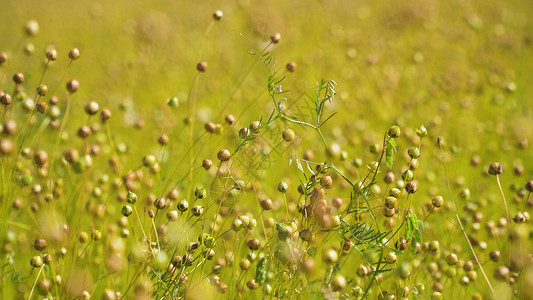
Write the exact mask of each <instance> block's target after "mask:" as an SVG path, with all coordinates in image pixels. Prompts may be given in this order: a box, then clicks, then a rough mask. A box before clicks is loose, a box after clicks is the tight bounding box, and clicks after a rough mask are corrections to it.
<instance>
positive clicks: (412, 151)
mask: <svg viewBox="0 0 533 300" xmlns="http://www.w3.org/2000/svg"><path fill="white" fill-rule="evenodd" d="M407 154H409V157H411V158H413V159H415V158H419V157H420V149H419V148H418V147H412V148H409V150H407Z"/></svg>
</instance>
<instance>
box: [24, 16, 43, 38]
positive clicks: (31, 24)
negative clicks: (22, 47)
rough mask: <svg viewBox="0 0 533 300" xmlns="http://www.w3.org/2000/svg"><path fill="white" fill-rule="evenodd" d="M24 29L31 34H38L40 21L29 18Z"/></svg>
mask: <svg viewBox="0 0 533 300" xmlns="http://www.w3.org/2000/svg"><path fill="white" fill-rule="evenodd" d="M24 31H25V32H26V34H27V35H29V36H36V35H37V34H38V33H39V23H38V22H37V21H36V20H29V21H28V22H26V24H25V25H24Z"/></svg>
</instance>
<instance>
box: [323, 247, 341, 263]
mask: <svg viewBox="0 0 533 300" xmlns="http://www.w3.org/2000/svg"><path fill="white" fill-rule="evenodd" d="M322 260H323V261H324V262H325V263H326V264H329V265H332V264H334V263H336V262H337V260H339V255H338V253H337V251H335V250H333V249H328V250H326V251H324V254H323V255H322Z"/></svg>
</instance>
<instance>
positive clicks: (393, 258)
mask: <svg viewBox="0 0 533 300" xmlns="http://www.w3.org/2000/svg"><path fill="white" fill-rule="evenodd" d="M396 260H397V257H396V253H394V252H389V253H387V255H385V262H387V263H388V264H393V263H395V262H396Z"/></svg>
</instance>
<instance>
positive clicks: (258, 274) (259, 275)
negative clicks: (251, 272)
mask: <svg viewBox="0 0 533 300" xmlns="http://www.w3.org/2000/svg"><path fill="white" fill-rule="evenodd" d="M267 263H268V256H267V255H265V256H263V257H262V258H261V259H260V260H259V262H258V263H257V267H256V271H255V281H256V282H257V283H258V284H259V285H263V284H264V283H265V280H266V274H267Z"/></svg>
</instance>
